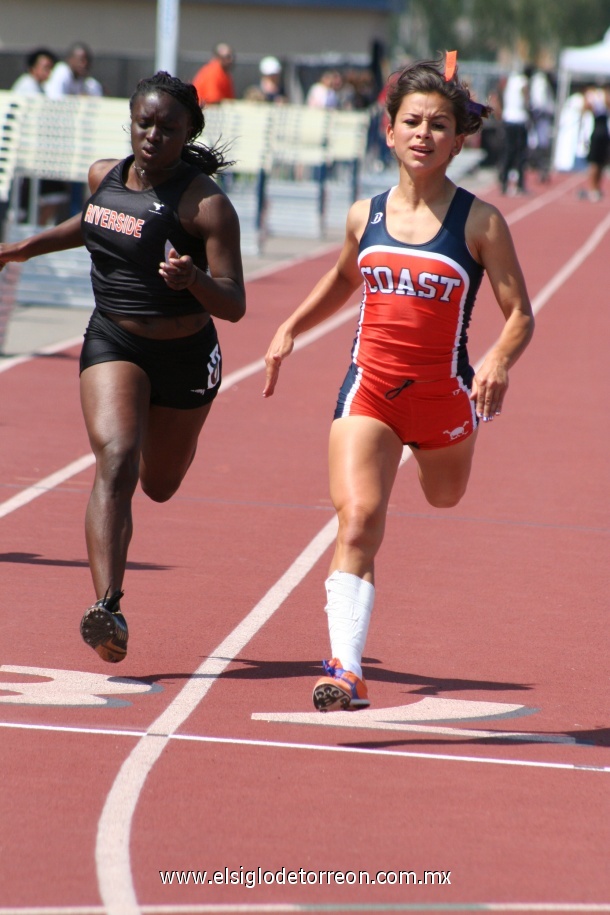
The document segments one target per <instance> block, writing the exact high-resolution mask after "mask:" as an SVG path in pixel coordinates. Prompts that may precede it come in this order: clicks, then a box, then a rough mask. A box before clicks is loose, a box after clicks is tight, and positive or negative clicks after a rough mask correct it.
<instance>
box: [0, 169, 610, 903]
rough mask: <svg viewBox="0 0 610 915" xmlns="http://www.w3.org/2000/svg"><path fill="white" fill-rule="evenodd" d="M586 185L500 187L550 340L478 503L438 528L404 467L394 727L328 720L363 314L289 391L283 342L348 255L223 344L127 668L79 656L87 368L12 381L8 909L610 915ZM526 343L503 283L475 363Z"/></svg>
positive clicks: (597, 356) (607, 220)
mask: <svg viewBox="0 0 610 915" xmlns="http://www.w3.org/2000/svg"><path fill="white" fill-rule="evenodd" d="M574 184H575V181H574V178H573V176H568V177H557V178H555V179H554V180H553V182H552V183H551V184H550V185H544V186H540V187H538V188H536V190H535V192H534V193H533V194H532V195H531V196H530V197H528V198H499V197H498V198H497V199H496V197H495V195H494V194H493V193H490V194H489V195H488V199H490V200H492V202H495V203H497V204H498V205H499V206H500V207H501V209H502V210H503V212H504V213H505V215H506V216H507V218H508V220H509V222H510V224H511V227H512V231H513V235H514V238H515V243H516V246H517V249H518V252H519V256H520V258H521V261H522V264H523V268H524V272H525V274H526V278H527V281H528V287H529V291H530V295H531V298H532V301H533V302H534V305H535V307H536V309H537V311H538V323H537V332H536V336H535V338H534V341H533V343H532V345H531V347H530V349H529V350H528V351H527V353H526V355H525V356H524V357H523V359H522V361H521V362H520V363H518V365H517V366H516V367H515V368H514V370H513V372H512V376H511V389H510V391H509V394H508V397H507V401H506V404H505V410H504V414H503V416H502V417H501V418H500V419H498V420H497V421H496V422H494V423H493V424H491V425H488V426H484V427H483V428H482V429H481V433H480V435H479V441H478V444H477V456H476V459H475V467H474V471H473V475H472V479H471V484H470V488H469V492H468V493H467V495H466V497H465V498H464V499H463V501H462V502H461V504H460V505H459V506H458V507H457V508H455V509H453V510H450V511H436V510H434V509H431V508H430V507H429V506H428V505H427V503H426V502H425V501H424V499H423V496H422V495H421V493H420V491H419V487H418V484H417V480H416V475H415V468H414V466H413V462H412V461H407V462H406V464H405V466H404V467H403V469H402V470H401V472H400V475H399V479H398V482H397V485H396V488H395V491H394V494H393V498H392V504H391V507H390V513H389V518H388V527H387V534H386V539H385V542H384V545H383V548H382V552H381V554H380V557H379V559H378V562H377V592H378V593H377V605H376V609H375V614H374V618H373V622H372V624H371V629H370V634H369V640H368V645H367V651H368V656H367V658H366V661H365V675H366V677H367V680H368V682H369V692H370V696H371V700H372V707H371V710H370V711H367V712H362V713H358V714H353V715H349V714H348V713H342V714H340V715H319V714H317V713H316V714H314V713H313V712H312V711H311V704H310V694H311V687H312V685H313V682H314V681H315V678H316V677H317V676H318V675H319V671H320V659H321V658H322V657H326V656H327V655H328V645H327V631H326V619H325V615H324V613H323V611H322V607H323V603H324V590H323V581H324V578H325V576H326V570H327V566H328V562H329V557H330V547H331V543H332V540H333V531H334V519H333V512H332V509H331V506H330V503H329V498H328V487H327V468H326V446H327V437H328V428H329V424H330V419H331V416H332V410H333V407H334V400H335V396H336V392H337V389H338V386H339V384H340V381H341V380H342V378H343V374H344V372H345V369H346V367H347V363H348V358H349V347H350V344H351V340H352V337H353V333H354V328H355V317H354V316H355V310H354V307H353V306H355V305H356V304H357V302H356V300H355V301H354V302H353V303H352V304H351V306H349V307H348V308H347V309H346V318H347V319H346V320H345V321H343V323H338V326H336V327H331V326H330V324H329V325H327V326H323V327H322V328H320V330H321V334H320V336H319V339H318V340H317V342H315V344H314V343H311V344H309V343H308V338H306V337H304V338H302V340H301V345H300V347H299V349H298V350H297V351H295V353H294V354H293V355H292V356H291V358H290V359H289V360H288V361H287V362H286V363H285V364H284V366H283V367H282V373H281V379H280V384H279V387H278V390H277V392H276V394H275V396H274V397H273V398H272V399H270V400H269V401H264V400H263V399H262V397H261V392H262V387H263V374H262V363H261V360H262V357H263V356H264V353H265V351H266V348H267V345H268V343H269V341H270V339H271V336H272V334H273V332H274V330H275V328H276V326H277V325H278V323H279V322H280V321H281V320H282V318H283V317H284V316H286V315H288V314H289V313H290V312H291V311H292V309H293V308H294V307H295V305H296V304H297V303H298V302H299V301H300V299H301V298H302V297H303V295H304V294H305V293H306V292H307V291H308V290H309V288H310V287H311V286H312V285H313V282H314V281H315V280H316V279H317V278H318V277H319V276H321V275H322V273H323V272H324V271H325V270H326V269H328V268H329V267H330V265H331V264H332V262H333V259H334V253H335V252H331V253H328V254H325V255H319V256H315V257H313V258H310V259H305V260H303V261H300V262H296V263H294V264H293V265H291V266H289V267H285V268H283V269H279V270H277V271H275V272H273V273H270V274H267V275H266V276H264V277H261V278H259V279H253V280H252V281H250V282H249V284H248V315H247V317H246V318H245V319H244V321H243V322H242V323H240V324H238V325H236V326H232V325H227V326H224V325H223V326H221V327H220V333H221V343H222V346H223V352H224V362H225V379H226V383H225V387H224V389H223V393H222V395H221V396H220V397H219V398H218V400H217V402H216V404H215V406H214V409H213V410H212V413H211V414H210V418H209V421H208V423H207V425H206V428H205V430H204V433H203V435H202V439H201V444H200V449H199V453H198V455H197V457H196V460H195V462H194V465H193V467H192V468H191V471H190V473H189V475H188V477H187V479H186V481H185V483H184V485H183V487H182V489H181V491H180V492H179V493H178V494H177V496H176V497H175V498H174V499H173V500H172V501H171V502H169V503H167V504H165V505H154V504H152V503H150V502H149V501H147V500H146V499H145V498H144V497H143V496H142V494H141V493H139V492H138V493H137V494H136V497H135V500H134V518H135V535H134V539H133V542H132V546H131V550H130V561H129V566H128V571H127V577H126V582H125V591H126V595H125V599H124V602H123V605H124V610H125V613H126V615H127V617H128V620H129V625H130V651H129V654H128V657H127V659H126V661H125V662H124V663H122V664H121V665H120V667H109V666H106V665H104V664H103V663H102V662H101V661H99V660H98V658H97V657H96V656H95V655H94V654H93V652H91V651H90V649H88V648H87V646H85V645H84V643H82V642H81V640H80V637H79V634H78V622H79V619H80V616H81V614H82V611H83V610H84V608H85V607H86V606H87V604H88V603H90V602H91V600H92V591H91V584H90V578H89V572H88V568H87V562H86V553H85V545H84V535H83V518H84V512H85V506H86V502H87V498H88V493H89V489H90V486H91V482H92V476H93V469H92V462H91V458H90V455H89V449H88V443H87V439H86V435H85V432H84V428H83V423H82V420H81V417H80V408H79V403H78V384H77V367H78V362H77V356H78V352H77V350H76V349H69V350H67V351H63V352H61V353H59V354H56V355H53V356H46V357H39V358H35V359H32V360H30V361H27V362H25V363H23V364H20V365H16V366H14V367H12V368H10V369H9V370H6V371H3V372H2V373H0V397H1V401H2V405H3V406H2V413H1V420H0V421H1V424H2V433H3V435H2V441H3V448H2V452H1V457H0V503H1V504H0V525H1V531H2V546H1V548H0V560H1V566H0V568H1V569H2V597H3V606H4V612H3V614H2V619H1V622H0V633H1V635H0V637H1V644H2V665H1V666H0V760H1V764H2V772H3V784H2V788H1V789H0V822H1V823H2V827H3V828H2V837H1V838H0V915H7V913H19V915H24V913H26V912H30V911H34V910H35V911H36V912H39V913H41V915H44V913H48V915H50V913H51V912H54V913H58V915H71V913H75V912H79V913H81V912H82V913H85V912H90V913H96V915H97V913H102V912H107V913H110V915H132V913H139V912H143V913H146V912H149V913H152V912H176V913H180V912H212V911H214V912H216V911H218V912H223V911H243V912H262V911H274V912H298V911H303V912H305V911H307V912H315V911H325V912H328V911H333V912H356V911H366V912H376V911H504V912H506V911H521V912H536V911H545V912H546V911H556V912H559V911H563V912H585V911H587V912H593V911H595V912H599V911H610V876H609V871H608V864H607V849H608V847H609V843H610V826H609V824H610V752H609V743H610V741H609V734H610V730H609V724H608V672H607V657H608V636H607V617H606V614H605V612H604V611H605V610H606V605H607V585H608V572H607V570H608V561H607V555H608V551H607V541H608V458H607V455H608V448H609V446H610V442H609V435H608V420H607V399H608V371H607V349H608V330H609V321H608V305H607V295H606V287H607V275H608V255H607V252H608V250H609V246H608V245H609V238H610V209H609V208H608V205H607V204H605V203H601V204H597V205H591V204H588V203H584V202H582V201H579V200H577V198H576V196H575V193H574ZM349 308H351V311H349ZM500 327H501V315H500V312H499V309H498V308H497V306H496V304H495V302H494V301H493V299H492V296H491V293H490V290H489V286H488V284H487V281H485V282H484V285H483V287H482V290H481V293H480V296H479V301H478V302H477V307H476V309H475V314H474V319H473V330H472V333H471V345H470V351H471V358H472V360H473V362H478V361H479V360H480V359H481V358H482V356H483V355H484V353H485V352H486V350H487V349H488V348H489V346H490V345H492V343H493V341H494V340H495V338H496V336H497V334H498V332H499V330H500ZM243 369H245V371H242V370H243ZM79 459H82V461H81V463H80V464H76V465H74V462H75V461H78V460H79ZM65 468H68V469H67V470H66V469H65ZM54 474H57V475H58V476H55V477H53V476H52V475H54ZM49 478H50V479H49ZM41 481H42V482H41ZM24 494H25V496H24ZM173 871H176V872H178V873H180V874H181V872H185V873H184V874H183V875H182V876H180V877H179V876H178V875H177V874H172V873H171V872H173ZM204 871H205V872H206V873H205V876H204V875H203V872H204ZM161 872H163V874H164V875H165V876H164V878H163V877H162V876H161ZM190 872H202V873H201V876H200V877H199V878H196V877H194V876H193V874H192V873H190ZM329 872H332V875H330V876H329ZM380 872H381V873H380ZM401 872H402V876H401ZM426 872H429V873H428V875H427V876H426ZM215 874H216V875H217V876H216V877H215V876H214V875H215ZM292 874H294V876H292ZM384 874H387V875H388V876H387V877H384ZM164 879H165V882H164ZM195 879H201V880H202V881H203V882H201V883H194V880H195ZM170 880H171V883H170V882H169V881H170ZM179 880H182V883H180V882H179ZM186 880H188V883H187V882H185V881H186ZM291 881H293V882H291ZM367 881H369V882H367ZM373 881H374V882H373ZM249 883H253V884H254V885H253V886H250V885H248V884H249Z"/></svg>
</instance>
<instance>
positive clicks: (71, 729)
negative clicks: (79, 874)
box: [0, 665, 610, 775]
mask: <svg viewBox="0 0 610 915" xmlns="http://www.w3.org/2000/svg"><path fill="white" fill-rule="evenodd" d="M225 666H226V665H225ZM210 686H211V683H210ZM208 689H209V686H208ZM162 717H163V716H161V718H162ZM161 718H158V719H157V722H158V721H160V720H161ZM264 720H267V719H264ZM0 728H8V729H13V730H23V731H47V732H60V733H62V734H91V735H96V736H99V735H102V736H108V737H140V738H144V737H146V738H151V737H153V738H155V739H156V742H158V743H160V742H162V741H163V745H162V747H161V749H163V748H164V747H165V745H166V743H167V742H168V741H170V740H180V741H184V742H187V743H215V744H224V745H226V746H235V747H262V748H263V749H276V750H313V751H314V752H319V753H347V754H352V755H354V754H355V755H359V756H386V757H396V758H398V759H434V760H440V761H441V762H461V763H475V764H481V765H491V766H519V767H522V768H526V769H562V770H564V771H575V772H603V773H604V774H606V775H608V774H610V766H593V765H584V764H579V763H558V762H545V761H536V760H533V759H501V758H499V757H498V758H496V757H493V756H459V755H456V754H451V753H421V752H416V751H411V750H385V749H382V748H379V749H375V748H374V747H350V746H343V745H341V746H334V745H332V744H324V743H294V742H292V741H286V740H255V739H247V738H244V737H210V736H206V735H205V734H176V733H169V734H161V733H153V732H152V730H149V731H129V730H121V729H119V728H85V727H75V726H70V725H61V724H43V725H39V724H20V723H16V722H14V721H4V722H0ZM402 730H403V731H409V730H410V731H415V732H417V733H421V732H425V733H428V732H431V733H435V734H438V733H441V734H442V735H443V736H447V737H455V738H462V737H463V735H464V732H463V731H460V730H458V729H456V728H433V727H430V728H426V727H423V726H419V725H414V726H413V727H405V728H403V729H402ZM468 736H469V737H471V738H475V739H476V738H477V737H478V738H485V739H486V740H488V739H489V738H490V737H495V738H497V739H498V740H511V741H513V740H515V739H519V740H521V741H523V742H524V743H527V741H528V739H531V741H532V742H535V743H540V742H541V740H542V735H540V734H536V733H533V734H531V735H530V734H527V733H526V732H515V733H512V732H511V733H509V734H504V733H502V731H476V730H472V731H469V732H468ZM354 739H355V738H354ZM549 742H551V741H549ZM158 755H159V754H157V757H158Z"/></svg>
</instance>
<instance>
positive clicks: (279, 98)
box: [258, 57, 286, 102]
mask: <svg viewBox="0 0 610 915" xmlns="http://www.w3.org/2000/svg"><path fill="white" fill-rule="evenodd" d="M258 69H259V72H260V75H261V78H260V82H259V89H260V91H261V95H262V100H263V101H265V102H285V101H286V96H285V95H284V89H283V86H282V65H281V63H280V62H279V60H278V59H277V57H263V59H262V60H261V62H260V64H259V67H258Z"/></svg>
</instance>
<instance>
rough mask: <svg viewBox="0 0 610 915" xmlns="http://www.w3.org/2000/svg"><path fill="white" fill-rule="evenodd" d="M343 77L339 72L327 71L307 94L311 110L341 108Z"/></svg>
mask: <svg viewBox="0 0 610 915" xmlns="http://www.w3.org/2000/svg"><path fill="white" fill-rule="evenodd" d="M342 87H343V77H342V76H341V74H340V73H339V71H338V70H325V71H324V73H322V75H321V77H320V79H319V80H318V81H317V82H316V83H314V84H313V86H311V88H310V90H309V92H308V93H307V99H306V104H307V106H308V107H309V108H339V106H340V103H341V89H342Z"/></svg>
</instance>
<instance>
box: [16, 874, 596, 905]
mask: <svg viewBox="0 0 610 915" xmlns="http://www.w3.org/2000/svg"><path fill="white" fill-rule="evenodd" d="M272 870H273V869H272ZM278 870H279V868H278ZM274 872H275V871H274ZM176 885H177V884H176ZM345 910H346V906H345V904H344V903H332V902H322V903H318V904H316V903H312V904H311V905H310V904H307V903H301V904H299V903H293V904H291V903H282V902H277V903H276V902H259V903H256V902H255V903H247V902H242V903H237V904H235V905H234V904H232V903H213V902H212V903H199V904H198V903H191V904H190V905H189V904H188V903H186V904H182V905H142V907H141V912H142V915H214V913H217V915H225V913H227V915H228V913H236V912H237V913H242V915H248V913H251V915H260V913H265V912H268V913H271V915H282V913H294V912H301V913H304V912H321V913H322V912H324V913H327V915H328V913H332V912H337V913H341V912H345ZM349 911H350V912H352V913H357V912H363V913H369V915H370V913H372V912H417V913H419V915H421V913H422V912H525V913H530V915H531V913H532V912H558V913H559V912H566V913H567V915H573V913H576V912H584V913H587V912H588V913H596V912H610V903H604V902H602V903H595V902H454V903H451V902H438V903H434V902H427V903H424V904H423V905H422V903H415V902H413V903H410V902H404V903H400V902H395V903H392V902H388V903H384V902H379V903H374V902H367V903H358V902H356V903H350V904H349ZM0 915H106V909H105V908H104V907H103V906H99V905H92V906H86V905H83V906H57V907H56V906H37V907H35V908H30V907H27V908H25V907H24V908H0Z"/></svg>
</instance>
